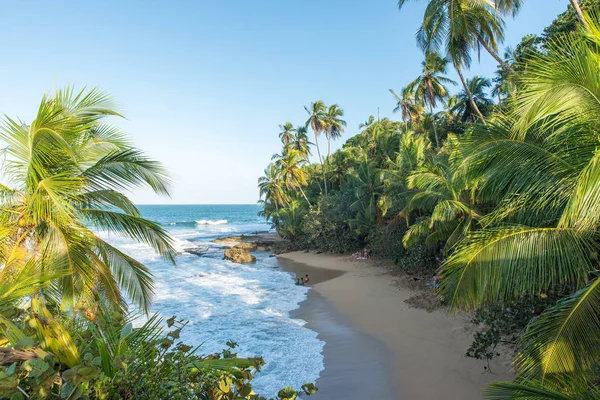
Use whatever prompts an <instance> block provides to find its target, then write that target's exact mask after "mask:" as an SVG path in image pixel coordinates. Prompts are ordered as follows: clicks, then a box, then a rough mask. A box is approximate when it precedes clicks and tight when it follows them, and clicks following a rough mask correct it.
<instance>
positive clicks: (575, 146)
mask: <svg viewBox="0 0 600 400" xmlns="http://www.w3.org/2000/svg"><path fill="white" fill-rule="evenodd" d="M405 3H406V1H405V0H400V1H399V2H398V6H399V8H400V9H401V10H402V8H403V6H404V5H405ZM425 3H427V4H426V6H425V14H424V18H423V24H422V26H421V28H420V29H419V31H418V32H417V42H418V45H419V46H420V48H421V49H422V50H423V52H424V61H423V63H422V72H421V74H420V75H419V76H418V77H415V79H413V80H412V81H410V82H407V83H406V85H405V87H404V88H402V89H401V90H397V91H394V90H391V93H392V95H393V96H394V97H393V98H394V101H395V102H396V103H397V106H396V107H395V108H394V109H393V112H394V113H398V114H399V116H400V120H399V121H394V120H391V119H389V118H380V117H374V116H370V117H369V118H368V119H367V120H366V121H365V123H363V124H361V125H360V126H359V128H358V129H359V130H358V132H357V133H356V134H355V135H354V136H351V137H349V138H348V139H347V140H346V142H345V143H344V144H343V145H342V147H341V148H340V149H339V150H337V151H335V152H333V153H330V151H329V148H330V147H329V144H330V141H331V140H333V139H336V138H339V137H340V135H341V134H346V132H345V131H344V130H342V129H341V127H343V126H344V125H345V124H344V123H343V120H342V118H343V117H344V114H343V112H342V109H341V108H339V106H337V105H335V106H331V107H327V106H326V105H325V104H324V103H323V102H322V101H315V102H313V103H311V104H310V105H309V106H307V107H305V108H306V110H307V111H308V119H307V121H306V123H305V124H304V126H305V127H306V128H307V129H311V130H312V131H313V133H314V141H315V142H314V146H315V147H316V149H317V152H316V153H317V157H318V161H317V162H316V163H310V162H309V161H310V157H309V156H310V154H309V151H310V146H311V145H312V144H309V143H308V142H307V140H306V139H303V143H304V144H306V145H307V146H306V147H303V148H302V150H299V147H297V146H296V147H294V146H293V139H292V140H290V142H289V143H286V141H282V152H281V156H278V157H276V160H275V162H273V163H271V164H270V165H269V167H268V168H267V169H266V170H265V176H264V177H262V178H260V189H261V196H262V197H261V201H262V204H263V211H262V213H263V214H264V215H265V216H266V218H268V219H269V220H270V221H271V222H272V223H273V225H274V227H276V228H277V229H278V231H279V232H280V234H281V235H283V236H286V237H287V238H289V239H290V241H291V243H292V246H293V247H296V248H317V249H322V250H325V251H332V252H350V251H354V250H355V249H358V248H365V247H366V248H367V249H368V251H370V253H371V254H372V255H373V256H376V257H381V258H388V259H391V260H393V261H394V262H395V263H396V264H397V265H398V266H399V267H400V268H403V269H405V270H407V271H409V272H411V273H415V272H420V273H422V274H429V276H432V275H434V274H435V275H437V277H438V278H439V286H438V288H437V294H438V295H439V296H440V298H441V299H442V300H443V302H444V303H445V304H446V305H447V306H448V307H449V308H450V310H454V311H457V310H466V311H472V312H474V321H475V322H477V323H484V324H486V325H487V326H488V328H489V329H488V330H487V331H486V332H479V333H478V334H477V335H476V337H475V338H474V339H475V340H474V343H473V346H471V348H470V349H465V350H466V351H467V354H468V355H469V356H472V357H477V358H484V359H490V358H493V357H495V354H496V353H497V351H496V350H495V349H496V348H497V346H498V345H499V343H500V342H511V343H513V348H514V350H516V352H517V355H516V356H515V358H514V368H515V375H516V378H515V380H514V381H513V382H498V383H494V384H492V385H490V386H489V387H488V388H487V389H486V391H485V394H484V396H485V398H488V399H592V398H593V399H597V398H600V278H599V276H600V275H599V271H600V269H599V264H598V259H599V257H598V253H599V250H600V248H599V246H600V241H599V235H598V233H599V231H598V226H599V225H600V220H599V215H600V161H599V153H598V149H599V148H600V143H599V141H598V137H599V132H600V126H599V125H598V121H600V105H599V102H598V98H599V97H600V89H599V88H600V63H599V60H600V2H598V1H597V0H588V1H582V2H581V4H579V3H578V2H577V1H576V0H570V1H569V2H568V3H567V2H565V5H566V6H567V5H568V9H567V11H566V12H565V13H564V14H561V15H560V16H558V17H557V18H556V20H555V21H554V22H553V23H552V24H551V25H550V26H549V27H548V28H546V29H545V30H544V32H543V34H542V35H540V36H535V35H528V36H526V37H524V38H523V40H522V41H521V42H520V43H518V44H517V45H516V46H515V47H514V48H506V51H505V53H504V54H503V56H504V57H500V55H499V51H498V47H499V44H501V43H502V42H503V40H504V33H505V32H504V29H505V19H506V18H509V17H512V16H514V15H516V14H517V13H518V11H519V8H520V6H521V3H523V1H520V0H497V1H488V0H485V1H483V0H482V1H478V0H428V1H427V2H425ZM480 48H482V49H484V50H485V51H486V52H487V53H489V54H490V55H491V56H492V57H493V58H494V59H496V60H497V61H498V64H499V65H498V70H497V72H496V74H495V76H493V77H491V78H488V77H483V76H471V77H467V76H465V75H466V74H468V71H469V68H470V66H471V63H472V61H473V55H474V54H476V53H479V51H480ZM447 64H450V65H452V66H453V67H454V69H455V70H456V72H457V74H458V76H459V79H460V83H461V85H460V86H459V87H455V84H454V82H453V81H452V80H451V79H450V78H449V77H448V75H447V73H448V72H447V69H446V66H447ZM332 107H334V108H335V110H337V112H335V116H336V119H337V122H336V123H335V126H337V127H338V128H336V129H337V132H336V134H333V130H332V129H333V128H332V127H333V126H334V124H333V122H332V121H331V119H330V118H331V113H329V112H328V110H330V109H331V108H332ZM290 126H292V125H291V124H290ZM322 134H325V136H326V139H327V143H328V151H327V154H326V155H323V154H322V152H321V151H320V148H319V146H318V144H319V140H320V139H322V138H321V136H322ZM288 152H289V153H290V154H294V156H293V157H292V156H289V157H290V158H293V159H297V160H299V161H298V162H287V161H286V162H282V161H281V159H283V158H284V155H286V154H288ZM290 167H291V168H292V170H293V172H291V171H290Z"/></svg>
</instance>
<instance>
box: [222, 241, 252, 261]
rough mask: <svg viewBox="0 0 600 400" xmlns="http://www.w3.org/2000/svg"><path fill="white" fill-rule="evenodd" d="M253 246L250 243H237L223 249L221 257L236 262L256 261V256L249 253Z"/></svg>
mask: <svg viewBox="0 0 600 400" xmlns="http://www.w3.org/2000/svg"><path fill="white" fill-rule="evenodd" d="M253 248H254V245H253V244H252V243H238V244H236V245H235V246H233V247H232V248H231V249H229V250H225V251H224V253H223V258H224V259H226V260H229V261H231V262H234V263H237V264H250V263H254V262H256V257H254V256H253V255H252V254H250V250H251V249H253Z"/></svg>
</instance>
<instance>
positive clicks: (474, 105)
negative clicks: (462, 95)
mask: <svg viewBox="0 0 600 400" xmlns="http://www.w3.org/2000/svg"><path fill="white" fill-rule="evenodd" d="M454 68H456V72H457V73H458V77H459V78H460V81H461V82H462V85H463V87H464V88H465V92H467V96H469V102H470V103H471V107H473V109H474V110H475V112H476V113H477V115H478V116H479V118H480V119H481V122H482V123H483V124H484V125H487V124H486V123H485V118H484V117H483V114H482V113H481V111H480V110H479V107H477V104H476V103H475V100H474V99H473V94H472V93H471V90H470V89H469V86H467V82H466V81H465V77H464V76H463V74H462V72H461V70H460V66H459V65H458V64H454Z"/></svg>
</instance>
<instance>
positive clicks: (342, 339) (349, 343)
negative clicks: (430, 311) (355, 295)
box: [279, 260, 395, 400]
mask: <svg viewBox="0 0 600 400" xmlns="http://www.w3.org/2000/svg"><path fill="white" fill-rule="evenodd" d="M279 265H280V266H281V269H282V270H284V271H287V272H292V273H295V274H297V275H300V274H302V275H304V274H307V273H308V274H309V277H310V284H309V286H314V285H318V284H320V283H323V282H326V281H328V280H331V279H336V278H337V277H339V276H341V275H342V274H343V272H341V271H336V270H331V269H325V268H313V267H311V266H308V265H305V264H299V263H295V262H293V261H289V260H280V262H279ZM290 316H291V317H292V318H294V319H301V320H303V321H306V324H305V325H304V326H305V327H306V328H308V329H311V330H313V331H315V332H317V334H318V336H317V338H318V339H319V340H322V341H324V342H325V345H324V347H323V359H324V369H323V370H322V371H321V373H320V374H319V378H318V379H317V381H316V382H314V383H315V386H317V388H318V389H319V390H318V391H317V392H316V393H315V394H314V395H312V396H310V398H311V399H315V400H320V399H321V400H330V399H345V400H353V399H356V400H364V399H393V398H394V396H395V395H394V393H395V390H394V387H393V385H392V383H391V379H390V375H389V371H390V368H391V361H392V360H391V357H389V355H388V352H387V349H386V347H385V345H384V344H383V343H381V342H380V341H378V340H377V339H375V338H373V337H371V336H370V335H367V334H365V333H363V332H360V331H358V330H357V329H355V327H354V326H353V325H352V324H351V323H349V321H348V320H347V318H345V317H343V316H342V315H341V314H340V313H339V312H338V311H337V310H336V309H335V307H334V306H333V304H331V302H329V300H327V299H326V298H325V297H324V296H323V295H322V294H320V293H319V292H318V291H316V290H309V291H308V293H307V297H306V299H305V300H304V301H303V302H302V303H300V304H299V308H298V309H296V310H294V311H292V312H291V313H290Z"/></svg>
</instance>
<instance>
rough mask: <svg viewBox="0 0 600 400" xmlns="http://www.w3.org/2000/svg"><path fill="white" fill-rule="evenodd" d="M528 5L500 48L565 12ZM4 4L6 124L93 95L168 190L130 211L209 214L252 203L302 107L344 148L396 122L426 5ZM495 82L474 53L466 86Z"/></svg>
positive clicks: (554, 5)
mask: <svg viewBox="0 0 600 400" xmlns="http://www.w3.org/2000/svg"><path fill="white" fill-rule="evenodd" d="M524 2H525V6H524V7H523V9H522V12H521V13H520V14H519V16H518V17H517V18H516V19H515V20H514V21H513V20H509V21H507V25H506V41H505V44H506V45H515V44H517V43H518V42H519V40H520V38H521V37H522V36H523V35H525V34H527V33H539V32H541V30H542V29H543V28H544V27H545V26H547V25H548V24H549V23H550V22H551V21H552V20H553V19H554V17H555V16H556V15H557V14H559V13H560V12H563V11H564V10H565V9H566V7H567V4H568V0H525V1H524ZM2 3H3V4H2V14H3V18H2V23H1V24H0V35H1V37H2V38H3V41H2V43H3V46H2V47H3V54H4V56H3V57H2V61H1V62H0V93H1V95H0V112H1V113H4V114H8V115H10V116H13V117H19V118H21V119H22V120H24V121H26V122H27V121H30V120H31V118H32V117H33V115H34V113H35V111H36V107H37V105H38V102H39V100H40V98H41V96H42V94H43V93H44V92H45V91H47V92H50V91H52V89H53V88H54V87H55V85H56V86H63V85H66V84H72V85H75V86H76V87H77V88H80V87H82V86H85V85H87V86H99V87H101V88H102V89H104V90H106V91H108V92H109V93H111V94H112V95H113V96H115V97H116V99H117V100H118V103H119V110H120V111H121V112H122V113H123V114H124V115H125V116H126V117H127V120H126V121H122V122H119V125H120V126H122V127H123V128H124V129H125V130H126V131H127V132H128V133H129V134H130V135H131V136H132V138H133V139H134V141H135V143H136V145H137V146H138V147H140V148H141V149H143V150H145V151H146V152H147V153H148V154H150V155H151V156H152V157H154V158H156V159H158V160H160V161H162V162H163V163H164V164H165V166H166V167H167V168H168V169H169V171H170V173H171V176H172V178H173V181H174V185H173V190H172V198H171V199H168V198H161V197H158V196H155V195H153V194H152V193H149V192H144V191H140V192H136V193H133V194H132V197H133V199H134V200H135V201H136V202H138V203H173V204H182V203H190V204H191V203H206V204H216V203H254V202H255V201H256V200H257V198H258V190H257V189H256V180H257V178H258V177H259V176H260V175H261V174H262V171H263V169H264V167H265V166H266V164H267V163H268V162H269V160H270V158H271V155H272V154H273V153H276V152H278V151H279V147H280V144H279V139H278V137H277V134H278V132H279V129H278V125H279V124H283V123H284V122H285V121H288V120H289V121H291V122H293V123H294V124H301V123H304V122H305V120H306V112H305V111H304V109H303V106H304V105H307V104H309V103H310V102H311V101H314V100H317V99H321V100H323V101H325V102H326V103H327V104H331V103H338V104H339V105H340V106H341V107H342V108H343V109H344V111H345V113H346V118H345V119H346V121H347V122H348V128H347V130H346V135H345V136H346V137H349V136H351V135H354V134H356V133H357V130H358V124H359V123H360V122H363V121H365V120H366V119H367V118H368V116H369V115H371V114H373V115H376V113H377V107H378V106H379V107H381V116H382V117H384V116H388V117H392V108H393V107H394V101H393V98H392V96H391V95H390V94H389V92H388V89H390V88H393V89H397V90H398V89H400V88H401V87H402V86H404V85H405V84H406V83H408V82H409V81H410V80H412V79H414V78H415V77H416V76H417V75H418V73H419V69H420V62H421V59H422V54H421V52H420V51H419V50H418V49H417V47H416V44H415V40H414V34H415V32H416V30H417V28H418V26H419V24H420V22H421V20H422V15H423V10H424V7H425V3H426V2H425V1H421V2H416V3H408V4H407V5H406V6H405V8H404V9H403V10H402V11H401V12H399V11H398V9H397V6H396V4H397V1H396V0H362V1H359V0H302V1H292V0H286V1H283V0H270V1H266V0H264V1H261V0H256V1H249V0H238V1H233V0H212V1H208V0H207V1H200V0H198V1H187V2H186V1H166V0H165V1H161V2H158V1H147V0H146V1H75V0H73V1H25V0H23V1H14V0H11V1H3V2H2ZM495 68H496V65H495V62H494V60H493V59H492V58H491V57H490V56H489V55H488V54H487V53H482V54H481V63H480V64H477V62H476V61H475V63H474V65H473V67H472V69H471V71H470V72H469V73H468V76H472V75H474V74H480V75H486V76H488V77H491V76H492V73H493V71H494V70H495ZM450 76H451V77H452V78H453V79H455V80H458V79H456V77H455V75H454V74H450ZM455 90H456V91H457V90H458V88H455ZM394 117H395V118H399V116H394ZM341 144H342V142H339V143H337V144H336V145H335V147H336V148H337V147H339V146H341Z"/></svg>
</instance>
